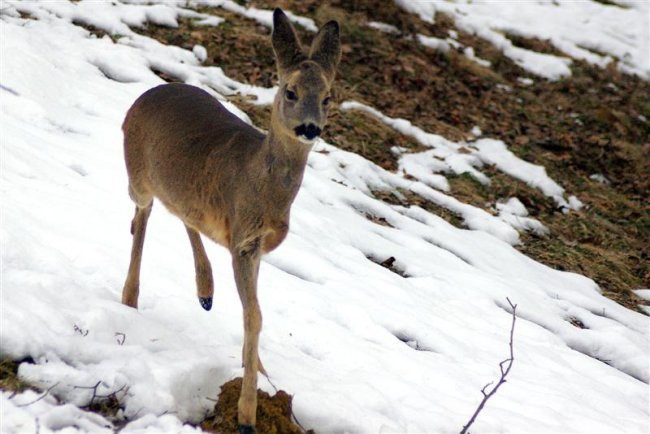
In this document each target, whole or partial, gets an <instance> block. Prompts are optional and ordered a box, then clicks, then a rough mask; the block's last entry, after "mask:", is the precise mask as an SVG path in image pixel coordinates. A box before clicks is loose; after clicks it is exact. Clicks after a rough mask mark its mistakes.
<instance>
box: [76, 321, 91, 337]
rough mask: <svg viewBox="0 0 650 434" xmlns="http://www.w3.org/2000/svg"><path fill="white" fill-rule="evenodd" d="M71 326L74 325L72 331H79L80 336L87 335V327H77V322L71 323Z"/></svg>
mask: <svg viewBox="0 0 650 434" xmlns="http://www.w3.org/2000/svg"><path fill="white" fill-rule="evenodd" d="M73 327H74V331H75V332H77V333H79V334H80V335H81V336H84V337H85V336H88V332H89V330H88V329H86V330H84V329H82V328H81V327H79V326H78V325H77V324H73Z"/></svg>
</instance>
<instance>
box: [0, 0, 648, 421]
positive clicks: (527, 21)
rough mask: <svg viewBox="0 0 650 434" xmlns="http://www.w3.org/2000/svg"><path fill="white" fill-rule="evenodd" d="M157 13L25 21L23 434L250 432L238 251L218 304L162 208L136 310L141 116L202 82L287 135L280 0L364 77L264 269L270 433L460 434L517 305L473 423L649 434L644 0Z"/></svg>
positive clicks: (4, 75) (224, 258)
mask: <svg viewBox="0 0 650 434" xmlns="http://www.w3.org/2000/svg"><path fill="white" fill-rule="evenodd" d="M151 3H152V2H148V1H147V2H145V1H137V0H130V1H122V2H110V1H90V0H82V1H79V2H65V1H57V2H19V1H7V2H4V3H3V5H2V9H0V23H1V35H0V36H1V40H2V52H1V59H2V68H1V71H0V85H1V87H0V95H2V110H1V112H0V113H1V115H0V126H1V128H2V131H3V133H2V138H1V140H2V162H1V164H2V173H1V179H2V189H1V191H2V199H1V200H2V224H1V233H2V306H1V308H0V309H1V318H0V337H1V342H0V352H1V355H2V364H1V368H2V369H1V372H2V376H1V378H0V388H2V389H3V392H2V397H1V401H0V402H2V414H1V419H2V422H0V423H1V424H2V426H1V431H2V432H3V433H4V432H7V433H11V432H16V433H22V432H34V431H40V432H57V431H59V430H64V429H66V430H67V431H66V432H113V431H115V430H118V429H119V430H121V431H120V432H125V433H126V432H161V431H162V432H197V431H200V430H201V429H203V430H214V431H216V432H219V431H222V430H225V431H226V432H227V431H228V430H230V429H233V427H232V425H229V424H232V423H233V420H234V419H233V418H234V417H235V416H234V415H233V414H234V413H233V409H234V408H235V406H236V399H233V396H236V394H235V395H233V394H232V393H231V392H233V390H234V389H233V388H236V384H235V383H232V382H231V383H228V382H229V381H230V380H233V379H235V378H236V377H240V376H241V375H242V369H241V367H240V355H241V343H242V336H243V332H242V324H241V307H240V303H239V300H238V297H237V291H236V289H235V287H234V281H233V279H232V277H231V276H232V271H231V268H230V259H229V255H228V252H227V251H226V250H225V249H223V248H221V247H218V246H216V245H214V244H213V243H211V242H208V241H206V243H205V244H206V249H207V251H208V255H209V256H210V258H211V260H212V266H213V271H214V277H215V285H216V288H215V301H214V307H213V309H212V311H210V312H205V311H203V310H202V309H201V307H200V306H199V304H198V303H197V302H196V296H195V283H194V274H193V269H194V268H193V262H192V255H191V250H190V246H189V243H188V242H187V239H186V235H185V233H184V230H183V227H182V225H181V224H180V222H179V221H178V220H177V219H176V218H174V217H173V216H171V215H170V214H169V213H168V212H167V211H166V210H165V209H164V207H163V206H162V205H161V204H160V203H156V204H155V205H154V210H153V213H152V218H151V220H150V226H149V230H148V235H147V239H146V242H145V248H144V259H143V269H142V279H141V281H142V284H141V296H140V309H139V310H138V311H135V310H133V309H130V308H127V307H125V306H123V305H122V304H121V303H120V293H121V289H122V284H123V279H124V277H125V273H126V269H127V266H128V259H129V249H130V243H131V235H130V233H129V223H130V219H131V217H132V211H133V210H132V207H133V205H132V203H131V202H130V200H129V197H128V194H127V188H126V186H127V180H126V173H125V170H124V162H123V155H122V142H121V140H122V138H121V130H120V125H121V122H122V120H123V117H124V113H125V112H126V109H127V108H128V107H129V106H130V104H131V103H132V102H133V101H134V99H135V98H137V96H139V95H140V94H141V93H142V92H144V91H145V90H147V89H149V88H151V87H153V86H156V85H158V84H161V83H164V82H186V83H189V84H193V85H197V86H199V87H201V88H203V89H205V90H207V91H208V92H210V93H211V94H212V95H214V96H215V98H218V99H220V100H221V101H222V102H224V104H226V105H227V106H228V108H229V109H231V110H232V111H233V112H235V113H236V114H237V115H238V116H240V117H241V118H242V119H244V120H246V121H247V122H250V123H252V124H253V125H255V126H257V127H259V128H262V129H264V128H266V127H267V126H268V123H269V116H270V102H271V101H272V98H273V95H274V93H275V90H276V89H275V88H274V87H273V86H274V85H275V84H276V81H277V76H276V72H275V65H274V58H273V52H272V50H271V45H270V30H271V28H270V26H271V19H270V17H271V10H272V8H273V7H276V6H280V7H283V8H284V9H285V10H288V11H291V12H292V15H290V16H291V17H292V20H293V21H294V24H295V25H296V29H297V30H298V33H299V35H300V37H301V39H302V40H303V41H309V40H310V39H311V38H312V37H313V35H314V31H315V29H316V28H317V26H318V25H321V24H323V23H324V22H326V21H327V20H329V19H336V20H338V21H339V23H340V24H341V33H342V38H343V58H342V63H341V66H340V68H339V73H338V76H337V83H336V89H335V91H336V95H335V98H334V103H333V107H332V109H331V111H330V119H329V123H328V126H327V128H326V129H325V134H324V137H323V140H319V141H318V142H317V143H316V145H315V147H314V149H313V151H312V153H311V154H310V158H309V163H308V168H307V171H306V174H305V179H304V182H303V186H302V188H301V191H300V193H299V195H298V197H297V199H296V202H295V204H294V207H293V209H292V220H291V231H290V234H289V236H288V238H287V240H286V241H285V243H284V244H283V245H282V246H281V247H280V248H279V249H278V250H277V251H275V252H273V253H272V254H270V255H268V256H267V257H265V259H264V261H263V264H262V268H261V272H260V283H259V285H260V302H261V305H262V311H263V315H264V329H263V332H262V338H261V343H260V352H261V357H262V359H263V361H264V365H265V367H266V370H267V371H268V373H269V378H264V377H263V376H260V379H259V382H260V385H259V387H260V389H262V390H263V391H264V392H267V393H269V394H271V395H273V394H275V392H276V390H277V389H282V390H284V391H286V392H287V393H289V394H290V395H292V397H293V398H292V399H289V398H288V397H286V396H284V397H282V398H277V399H276V400H275V401H269V403H268V405H267V404H264V405H263V406H262V407H263V408H264V410H263V411H265V412H267V413H265V414H264V415H263V416H261V418H260V419H261V420H262V421H265V420H267V419H268V420H269V422H268V423H269V424H271V425H272V423H274V422H273V421H275V420H276V419H282V418H284V419H287V417H286V416H290V418H293V419H294V421H299V424H300V426H302V427H303V428H309V429H314V430H315V432H317V433H320V432H458V431H460V429H461V427H462V426H463V424H465V423H466V422H467V420H468V418H469V416H471V414H472V412H473V411H474V409H475V408H476V406H477V405H478V403H479V401H480V399H481V388H482V387H483V386H484V385H485V384H487V383H489V382H491V381H496V380H498V377H499V367H498V366H499V362H501V361H502V360H504V359H506V358H507V357H508V343H509V334H510V331H511V330H510V327H511V321H512V309H511V307H510V305H509V304H508V301H507V299H509V300H511V301H512V302H513V303H515V304H516V305H517V311H516V313H517V323H516V328H515V331H514V352H515V362H514V365H513V369H512V372H511V374H510V375H509V377H508V382H507V384H505V385H504V386H503V388H502V389H500V390H499V392H498V394H497V395H495V397H494V398H493V399H492V400H490V401H489V402H488V404H487V406H486V408H485V409H484V410H483V412H482V413H481V414H480V416H479V418H478V420H477V422H476V423H475V425H474V426H473V428H472V432H476V433H479V432H512V433H520V432H535V433H537V432H549V433H550V432H626V433H633V432H646V430H647V429H648V428H649V424H650V412H649V410H648V409H649V408H650V402H649V401H648V399H649V397H648V393H647V390H648V382H649V381H650V373H649V371H648V357H649V355H648V354H649V346H648V335H649V333H650V321H649V319H648V313H650V295H649V291H648V290H644V289H643V288H649V287H650V268H649V265H648V264H649V262H648V256H647V246H648V242H649V240H650V224H649V222H650V213H649V210H650V208H649V206H648V203H649V201H648V191H650V176H649V175H648V174H649V173H650V157H649V155H650V142H649V141H648V137H650V104H649V101H650V97H649V96H650V62H649V61H648V54H647V53H648V47H649V46H650V35H648V29H649V28H650V26H649V25H648V24H649V23H648V12H649V6H648V4H647V3H645V2H643V1H635V0H617V1H599V2H596V1H591V0H584V1H579V2H573V1H569V0H557V1H545V0H537V1H531V2H529V3H526V5H525V6H523V5H522V6H520V7H518V8H513V7H512V6H509V5H508V4H507V2H499V1H494V2H485V3H481V2H474V3H472V2H462V1H459V2H455V3H452V2H447V1H432V2H410V1H408V0H396V1H395V2H392V1H374V0H334V1H330V2H317V1H288V0H286V1H278V2H270V1H265V0H253V1H250V2H241V3H237V2H234V1H230V0H200V1H190V2H186V1H185V0H174V1H165V2H158V3H157V4H151ZM153 3H156V2H153ZM271 382H272V383H271ZM226 383H227V385H226ZM221 386H223V387H222V391H223V393H222V394H221V395H220V387H221ZM276 388H277V389H276ZM235 392H236V391H235ZM218 397H219V398H218ZM217 398H218V399H217ZM217 400H218V401H219V402H218V403H217V408H216V413H215V401H217ZM291 405H293V409H292V410H291ZM282 412H284V413H287V414H286V415H284V416H278V414H279V413H282ZM264 423H266V422H264ZM271 425H268V426H271ZM266 429H268V430H269V432H270V430H271V428H266ZM276 429H277V428H276ZM286 429H289V428H286V427H285V428H281V429H280V432H283V431H282V430H286ZM291 429H296V430H299V428H298V427H296V425H294V426H293V428H291ZM147 430H148V431H147ZM264 430H265V429H263V428H260V432H264Z"/></svg>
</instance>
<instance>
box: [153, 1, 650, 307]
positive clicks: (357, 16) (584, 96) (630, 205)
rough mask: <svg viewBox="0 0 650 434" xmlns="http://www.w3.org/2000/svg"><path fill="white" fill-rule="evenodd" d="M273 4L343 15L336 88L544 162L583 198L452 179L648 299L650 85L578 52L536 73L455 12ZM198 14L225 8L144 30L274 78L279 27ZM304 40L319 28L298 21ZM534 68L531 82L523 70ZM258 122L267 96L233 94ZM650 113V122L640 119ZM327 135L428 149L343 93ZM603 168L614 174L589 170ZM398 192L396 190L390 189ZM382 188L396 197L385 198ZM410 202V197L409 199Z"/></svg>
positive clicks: (378, 152)
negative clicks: (423, 16)
mask: <svg viewBox="0 0 650 434" xmlns="http://www.w3.org/2000/svg"><path fill="white" fill-rule="evenodd" d="M251 4H252V5H255V6H258V7H264V8H273V7H276V6H280V7H285V8H288V9H290V10H292V11H293V12H295V13H299V14H301V15H305V16H308V17H311V18H313V19H314V20H315V21H316V23H317V24H319V25H322V24H323V23H324V22H326V21H327V20H329V19H337V20H338V21H339V23H340V24H341V32H342V35H343V45H342V49H343V58H342V62H341V65H340V68H339V73H338V77H337V84H336V93H335V95H336V99H337V100H338V101H343V100H347V99H354V100H357V101H361V102H365V103H367V104H369V105H371V106H373V107H376V108H377V109H378V110H380V111H382V112H383V113H385V114H386V115H388V116H391V117H403V118H406V119H409V120H410V121H411V122H413V123H414V124H415V125H417V126H419V127H421V128H422V129H424V130H426V131H429V132H432V133H437V134H440V135H443V136H445V137H447V138H449V139H451V140H467V139H469V138H470V137H471V136H470V135H469V131H470V129H471V128H472V127H473V126H475V125H476V126H479V127H480V128H481V130H482V131H483V133H484V135H485V136H489V137H495V138H498V139H501V140H504V141H505V142H506V143H507V144H508V146H509V148H510V150H512V151H513V152H514V153H515V154H516V155H518V156H519V157H521V158H524V159H525V160H527V161H530V162H532V163H535V164H540V165H543V166H544V167H546V169H547V171H548V173H549V175H550V176H551V177H552V178H553V179H555V180H556V181H557V182H558V183H559V184H560V185H562V186H563V187H565V188H566V189H567V192H568V193H569V194H575V195H576V196H578V198H579V199H580V200H581V201H583V202H584V203H585V204H586V207H585V209H583V210H582V211H580V212H570V213H568V214H563V213H561V212H559V210H557V209H556V207H555V205H554V204H553V203H552V202H551V201H550V200H548V199H547V198H545V197H543V196H542V195H541V194H540V193H539V191H537V190H535V189H532V188H529V187H528V186H526V185H525V184H524V183H522V182H519V181H517V180H514V179H512V178H509V177H506V176H504V175H502V174H500V173H498V172H496V171H495V170H493V169H490V168H488V169H487V171H486V173H488V174H489V175H490V176H491V177H492V181H493V183H492V185H491V186H490V188H485V187H484V186H482V185H481V184H479V183H476V182H474V181H473V180H472V179H471V178H470V177H468V176H460V177H450V183H451V187H452V195H454V196H455V197H457V198H459V199H460V200H463V201H466V202H469V203H472V204H474V205H477V206H481V207H483V208H486V209H488V210H489V206H486V204H493V203H494V202H495V201H496V200H497V199H500V198H501V199H507V198H508V197H511V196H516V197H518V198H519V199H520V200H521V201H522V202H523V203H524V204H525V205H526V206H527V208H528V209H529V211H530V213H531V214H532V215H533V217H535V218H537V219H539V220H540V221H541V222H542V223H544V224H545V225H546V226H548V227H549V229H550V230H551V235H550V236H548V237H543V238H539V237H533V236H529V235H524V236H523V237H522V238H523V240H524V243H523V244H522V245H521V246H519V248H520V249H521V250H522V251H523V252H524V253H526V254H527V255H529V256H531V257H533V258H534V259H536V260H538V261H541V262H543V263H545V264H547V265H549V266H551V267H553V268H557V269H561V270H567V271H575V272H578V273H581V274H584V275H586V276H589V277H591V278H593V279H594V280H595V281H596V282H597V283H598V284H599V285H600V287H601V288H602V290H603V292H604V293H605V295H607V296H608V297H610V298H612V299H614V300H616V301H618V302H619V303H621V304H623V305H625V306H627V307H630V308H632V309H637V306H638V304H641V303H644V302H643V301H642V300H640V299H639V298H638V297H636V296H635V295H634V294H633V293H632V292H631V291H630V289H634V288H641V287H649V286H650V266H649V265H648V264H649V263H650V261H648V256H647V252H646V250H647V245H648V244H649V242H650V200H649V197H648V191H650V175H649V174H650V157H649V155H650V140H648V137H650V121H649V119H650V102H649V101H650V83H648V82H645V81H643V80H641V79H639V78H637V77H634V76H630V75H624V74H621V73H620V72H618V70H617V69H616V67H615V65H611V66H610V67H608V68H605V69H601V68H598V67H594V66H591V65H588V64H586V63H584V62H582V61H574V62H573V65H572V72H573V75H572V76H571V77H569V78H567V79H563V80H560V81H557V82H549V81H546V80H544V79H541V78H538V77H534V76H531V74H529V73H527V72H526V71H524V70H522V69H521V68H520V67H519V66H517V65H516V64H514V63H513V62H512V61H511V60H510V59H508V58H506V57H504V56H503V55H502V54H501V52H500V51H499V50H497V49H495V48H494V47H493V46H492V45H491V44H489V43H488V42H486V41H484V40H482V39H480V38H477V37H475V36H474V35H471V34H468V33H465V32H462V31H460V30H458V29H456V28H455V26H454V22H453V20H452V19H450V18H449V17H447V16H445V15H444V14H440V13H439V14H437V15H436V22H435V23H434V24H428V23H425V22H423V21H422V20H420V19H419V18H418V17H416V16H415V15H412V14H408V13H405V12H403V11H401V10H400V9H399V8H398V7H397V6H396V5H395V4H394V3H393V2H385V1H381V0H333V1H330V2H321V1H315V0H307V1H296V0H281V1H277V2H271V1H270V0H253V1H252V2H251ZM200 11H201V12H204V13H215V14H217V15H219V16H222V17H225V18H226V22H225V23H223V24H222V25H220V26H218V27H202V26H194V25H193V24H192V21H191V20H184V21H182V22H181V25H180V27H179V28H177V29H170V28H165V27H160V26H149V27H147V28H146V29H143V30H142V31H143V32H144V33H146V34H147V35H150V36H153V37H155V38H156V39H158V40H159V41H161V42H163V43H167V44H174V45H180V46H182V47H185V48H190V49H191V48H192V46H193V45H194V44H202V45H204V46H205V47H206V48H207V51H208V60H207V61H206V64H207V65H218V66H220V67H222V68H223V69H224V72H225V73H226V74H227V75H228V76H231V77H233V78H235V79H237V80H240V81H244V82H247V83H251V84H255V85H260V86H270V85H272V84H273V83H274V82H275V80H276V72H275V65H274V60H273V52H272V49H271V44H270V38H269V35H270V31H269V29H268V28H266V27H263V26H260V25H259V24H258V23H256V22H255V21H253V20H249V19H245V18H242V17H240V16H237V15H234V14H231V13H229V12H227V11H224V10H222V9H211V8H202V9H200ZM368 21H382V22H386V23H388V24H392V25H394V26H396V27H397V28H398V29H400V31H401V34H399V35H392V34H386V33H382V32H379V31H376V30H374V29H371V28H369V27H367V25H366V23H367V22H368ZM449 30H455V31H456V32H457V33H458V41H459V42H460V43H462V44H463V45H465V46H471V47H474V50H475V52H476V55H477V56H479V57H481V58H483V59H486V60H489V61H490V62H491V67H490V68H486V67H483V66H480V65H478V64H477V63H475V62H473V61H470V60H468V59H467V58H466V57H465V56H464V55H463V54H462V53H458V52H456V51H454V50H452V51H450V52H449V53H441V52H439V51H435V50H432V49H429V48H426V47H423V46H421V45H420V44H418V43H417V42H416V41H414V40H413V38H412V36H413V35H414V34H416V33H421V34H424V35H429V36H436V37H439V38H446V37H447V36H448V32H449ZM297 31H298V33H299V35H300V36H301V38H302V39H303V40H305V41H309V40H310V39H311V38H312V37H313V35H312V34H311V33H310V32H307V31H305V30H304V29H301V28H300V27H299V26H297ZM506 36H507V37H508V38H510V40H511V41H512V42H513V43H514V44H515V45H517V46H521V47H524V48H528V49H534V50H536V51H539V52H545V53H552V54H556V55H562V53H561V52H560V51H559V50H558V49H556V48H555V47H554V46H553V45H552V44H550V43H549V42H548V41H544V40H539V39H534V38H532V39H531V38H522V37H519V36H515V35H506ZM520 77H529V78H532V79H533V80H534V83H533V84H532V85H528V86H526V85H523V84H521V83H520V82H519V81H518V80H517V79H518V78H520ZM236 102H237V103H238V104H239V105H240V107H241V108H243V109H244V110H245V111H247V113H249V115H250V116H251V118H252V119H253V121H254V122H255V123H256V124H257V125H260V126H262V127H263V126H265V125H268V118H269V108H268V107H259V106H254V105H252V104H251V103H250V102H248V101H245V100H244V99H243V98H238V99H237V101H236ZM644 117H645V119H646V120H645V121H644V120H643V119H644ZM324 138H325V140H327V141H329V142H331V143H334V144H336V145H337V146H338V147H340V148H342V149H345V150H349V151H352V152H356V153H359V154H361V155H363V156H364V157H366V158H368V159H370V160H372V161H374V162H375V163H377V164H379V165H381V166H382V167H384V168H386V169H388V170H395V169H396V167H397V164H396V157H395V155H393V153H392V152H391V151H390V148H391V147H393V146H400V147H404V148H407V149H410V150H413V151H417V150H421V147H420V145H418V144H417V143H416V142H415V141H414V140H412V139H410V138H408V137H405V136H402V135H401V134H398V133H396V132H395V131H394V130H392V129H391V128H389V127H386V126H385V125H383V124H382V123H381V122H378V121H377V120H375V119H374V118H372V117H371V116H369V115H367V114H365V113H360V112H350V111H347V112H342V111H340V110H338V108H337V106H336V104H332V109H331V114H330V119H329V125H328V127H327V128H326V129H325V137H324ZM593 174H600V175H603V176H604V177H605V178H606V179H607V180H608V182H609V183H608V184H601V183H599V182H597V181H595V180H592V179H590V176H591V175H593ZM386 196H387V197H390V196H391V195H390V194H389V193H388V194H386ZM407 197H408V198H409V199H408V200H407V203H402V204H404V205H409V204H417V205H420V206H423V207H424V208H426V209H428V210H430V211H432V212H435V213H437V214H438V215H441V216H442V217H443V218H445V219H447V220H448V221H450V222H452V223H453V224H461V220H460V219H459V218H458V217H457V216H454V215H453V214H452V213H450V212H449V211H447V210H444V209H442V208H440V207H437V206H435V205H433V204H429V203H427V202H426V201H424V200H423V199H422V198H418V197H416V195H412V194H411V195H407ZM384 199H385V198H384ZM399 201H400V202H403V200H401V199H400V200H399Z"/></svg>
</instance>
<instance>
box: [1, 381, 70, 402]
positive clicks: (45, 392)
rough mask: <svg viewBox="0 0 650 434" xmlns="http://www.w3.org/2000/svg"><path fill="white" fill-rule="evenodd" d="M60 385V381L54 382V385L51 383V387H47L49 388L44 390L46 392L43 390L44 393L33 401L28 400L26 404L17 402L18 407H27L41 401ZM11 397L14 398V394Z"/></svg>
mask: <svg viewBox="0 0 650 434" xmlns="http://www.w3.org/2000/svg"><path fill="white" fill-rule="evenodd" d="M58 385H59V383H58V382H56V383H54V384H53V385H51V386H50V387H48V388H47V389H46V390H45V391H44V392H43V393H42V394H41V395H40V396H39V397H38V398H36V399H35V400H33V401H31V402H26V403H25V404H16V407H27V406H28V405H32V404H34V403H36V402H38V401H40V400H41V399H43V398H45V397H46V396H47V395H49V393H50V391H51V390H52V389H54V388H55V387H56V386H58ZM11 398H13V396H12V397H11ZM11 398H10V399H11Z"/></svg>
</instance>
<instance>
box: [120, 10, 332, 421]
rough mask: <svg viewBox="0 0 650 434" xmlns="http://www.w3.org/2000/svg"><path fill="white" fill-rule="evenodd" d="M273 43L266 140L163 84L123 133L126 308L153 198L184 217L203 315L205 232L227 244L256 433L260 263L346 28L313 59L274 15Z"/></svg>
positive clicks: (285, 212) (273, 237)
mask: <svg viewBox="0 0 650 434" xmlns="http://www.w3.org/2000/svg"><path fill="white" fill-rule="evenodd" d="M272 45H273V50H274V52H275V57H276V61H277V69H278V75H279V78H280V89H279V91H278V93H277V94H276V96H275V100H274V102H273V110H272V113H271V127H270V130H269V133H268V134H267V135H264V134H263V133H261V132H259V131H258V130H256V129H255V128H253V127H251V126H250V125H248V124H246V123H245V122H243V121H241V120H240V119H239V118H237V117H236V116H235V115H233V114H232V113H230V112H229V111H228V110H226V108H224V107H223V106H222V105H221V104H220V103H219V102H218V101H217V100H216V99H214V98H213V97H211V96H210V95H209V94H208V93H206V92H204V91H203V90H201V89H199V88H197V87H193V86H189V85H185V84H165V85H161V86H158V87H156V88H153V89H151V90H149V91H147V92H145V93H144V94H143V95H142V96H140V97H139V98H138V99H137V100H136V101H135V103H134V104H133V106H131V108H130V109H129V111H128V113H127V115H126V119H125V120H124V124H123V126H122V129H123V131H124V154H125V160H126V169H127V172H128V176H129V195H130V196H131V199H132V200H133V201H134V202H135V204H136V211H135V217H134V218H133V222H132V225H131V233H132V234H133V247H132V250H131V263H130V265H129V271H128V275H127V277H126V282H125V284H124V290H123V292H122V302H123V303H124V304H126V305H129V306H132V307H135V308H137V305H138V292H139V280H140V261H141V258H142V247H143V244H144V236H145V230H146V227H147V220H148V218H149V214H150V213H151V207H152V205H153V198H154V197H157V198H158V199H159V200H160V202H162V203H163V204H164V205H165V207H167V209H169V211H171V212H172V213H173V214H174V215H176V216H177V217H178V218H180V219H181V220H182V221H183V223H184V224H185V229H186V230H187V234H188V235H189V238H190V243H191V245H192V251H193V254H194V265H195V271H196V285H197V292H198V297H199V301H200V303H201V306H203V308H204V309H206V310H210V308H211V307H212V295H213V281H212V269H211V267H210V261H209V260H208V257H207V256H206V253H205V250H204V248H203V244H202V242H201V237H200V235H199V233H202V234H204V235H206V236H207V237H209V238H210V239H212V240H213V241H215V242H217V243H219V244H221V245H223V246H225V247H226V248H228V249H229V250H230V254H231V256H232V268H233V272H234V275H235V282H236V284H237V291H238V292H239V297H240V299H241V303H242V307H243V312H244V345H243V350H242V359H243V360H242V362H243V366H244V381H243V385H242V390H241V395H240V398H239V403H238V423H239V431H240V432H241V433H252V432H254V427H255V419H256V409H257V372H258V370H259V371H260V372H262V373H264V368H263V367H262V364H261V362H260V360H259V357H258V349H257V347H258V339H259V334H260V331H261V328H262V314H261V312H260V307H259V304H258V301H257V276H258V270H259V265H260V258H261V256H262V255H263V254H264V253H267V252H270V251H271V250H273V249H275V248H276V247H277V246H278V245H279V244H280V243H281V242H282V241H283V240H284V238H285V237H286V235H287V231H288V229H289V211H290V208H291V203H292V202H293V200H294V198H295V196H296V194H297V193H298V189H299V188H300V184H301V182H302V178H303V174H304V171H305V164H306V162H307V156H308V154H309V151H310V149H311V146H312V144H313V142H314V140H315V139H316V137H317V136H318V135H319V134H320V133H321V131H322V129H323V127H324V125H325V120H326V116H327V110H328V102H329V99H330V96H329V95H330V89H331V86H332V82H333V81H334V77H335V75H336V67H337V65H338V62H339V60H340V57H341V49H340V40H339V26H338V24H337V22H336V21H330V22H328V23H327V24H325V25H324V26H323V27H322V28H321V29H320V30H319V32H318V33H317V34H316V37H315V39H314V41H313V43H312V45H311V48H310V49H309V52H308V53H305V52H303V49H302V47H301V45H300V42H299V41H298V38H297V36H296V32H295V30H294V28H293V27H292V25H291V23H290V22H289V20H288V19H287V17H286V15H285V14H284V13H283V12H282V11H281V10H280V9H276V10H275V11H274V12H273V34H272Z"/></svg>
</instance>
